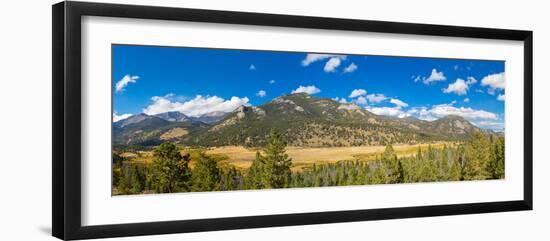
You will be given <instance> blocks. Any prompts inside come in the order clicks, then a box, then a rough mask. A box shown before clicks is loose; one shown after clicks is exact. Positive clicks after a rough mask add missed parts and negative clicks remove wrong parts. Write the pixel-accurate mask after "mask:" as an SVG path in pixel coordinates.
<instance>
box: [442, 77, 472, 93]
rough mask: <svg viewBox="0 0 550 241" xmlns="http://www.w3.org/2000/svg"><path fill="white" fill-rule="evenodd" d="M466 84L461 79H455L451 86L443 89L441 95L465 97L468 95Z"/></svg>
mask: <svg viewBox="0 0 550 241" xmlns="http://www.w3.org/2000/svg"><path fill="white" fill-rule="evenodd" d="M468 88H469V87H468V84H466V81H464V80H463V79H460V78H458V79H456V81H455V82H454V83H452V84H449V86H447V88H444V89H443V93H455V94H457V95H465V94H467V93H468Z"/></svg>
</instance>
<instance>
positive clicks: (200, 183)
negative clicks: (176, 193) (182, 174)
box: [191, 153, 220, 192]
mask: <svg viewBox="0 0 550 241" xmlns="http://www.w3.org/2000/svg"><path fill="white" fill-rule="evenodd" d="M217 165H218V164H217V162H216V161H215V160H214V159H211V158H209V157H208V156H206V155H205V154H204V153H201V154H200V157H199V160H198V161H197V163H196V164H195V168H194V169H193V174H192V176H191V183H192V187H191V190H193V191H199V192H200V191H215V190H219V188H220V186H219V185H220V170H219V169H218V166H217Z"/></svg>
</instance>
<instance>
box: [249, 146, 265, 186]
mask: <svg viewBox="0 0 550 241" xmlns="http://www.w3.org/2000/svg"><path fill="white" fill-rule="evenodd" d="M263 173H264V160H263V158H262V155H261V154H260V152H256V158H255V159H254V160H253V161H252V165H251V166H250V168H248V171H247V173H246V176H245V179H244V180H245V188H247V189H262V188H265V186H264V183H263V179H262V177H263Z"/></svg>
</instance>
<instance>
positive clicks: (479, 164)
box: [464, 132, 491, 180]
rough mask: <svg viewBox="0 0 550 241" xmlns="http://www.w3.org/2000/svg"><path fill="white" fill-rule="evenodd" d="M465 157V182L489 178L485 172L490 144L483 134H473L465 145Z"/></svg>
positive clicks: (489, 153)
mask: <svg viewBox="0 0 550 241" xmlns="http://www.w3.org/2000/svg"><path fill="white" fill-rule="evenodd" d="M465 155H466V160H467V162H466V166H465V168H464V179H465V180H484V179H487V178H488V177H489V176H490V174H489V172H488V171H487V170H488V165H489V160H490V155H491V143H490V141H489V139H488V138H487V137H486V136H485V135H484V134H483V133H481V132H476V133H474V134H473V136H472V138H471V140H470V141H469V142H468V143H467V145H466V150H465Z"/></svg>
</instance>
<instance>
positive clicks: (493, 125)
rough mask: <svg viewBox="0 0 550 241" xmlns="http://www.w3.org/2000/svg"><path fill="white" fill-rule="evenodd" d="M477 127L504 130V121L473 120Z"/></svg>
mask: <svg viewBox="0 0 550 241" xmlns="http://www.w3.org/2000/svg"><path fill="white" fill-rule="evenodd" d="M472 123H473V124H474V125H476V126H477V127H480V128H483V129H491V130H494V131H503V130H504V122H503V121H476V122H472Z"/></svg>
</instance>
